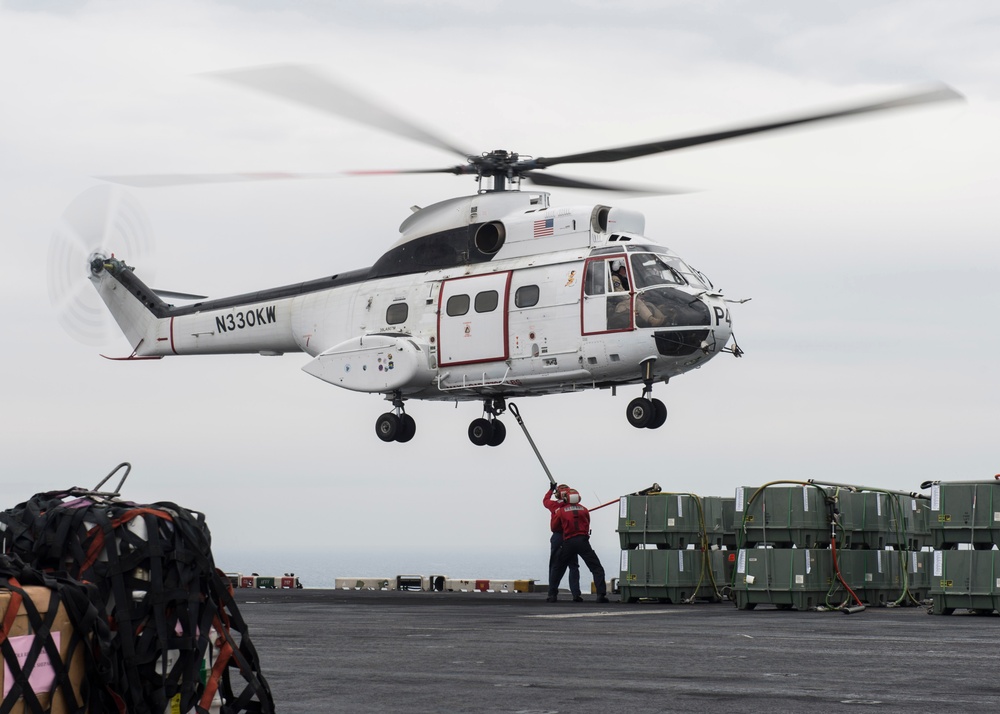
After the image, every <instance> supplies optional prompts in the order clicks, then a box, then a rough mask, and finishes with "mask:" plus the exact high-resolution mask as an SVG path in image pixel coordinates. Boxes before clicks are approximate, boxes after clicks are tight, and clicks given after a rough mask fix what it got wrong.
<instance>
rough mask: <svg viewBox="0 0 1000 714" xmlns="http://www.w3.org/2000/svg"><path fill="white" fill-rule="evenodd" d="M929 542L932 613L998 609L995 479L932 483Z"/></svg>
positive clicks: (999, 515)
mask: <svg viewBox="0 0 1000 714" xmlns="http://www.w3.org/2000/svg"><path fill="white" fill-rule="evenodd" d="M930 534H931V540H932V542H933V546H934V552H933V554H932V557H933V573H932V575H931V579H930V580H931V583H930V594H931V597H932V598H933V600H934V604H933V607H932V612H933V613H934V614H936V615H950V614H951V613H953V612H954V611H955V610H956V609H957V608H966V609H969V610H972V611H974V612H977V613H980V614H989V613H992V612H993V611H995V610H998V609H1000V577H998V576H1000V551H998V550H996V547H997V546H1000V483H998V482H997V481H949V482H941V483H936V484H933V485H932V486H931V505H930Z"/></svg>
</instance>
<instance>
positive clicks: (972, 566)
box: [931, 550, 1000, 615]
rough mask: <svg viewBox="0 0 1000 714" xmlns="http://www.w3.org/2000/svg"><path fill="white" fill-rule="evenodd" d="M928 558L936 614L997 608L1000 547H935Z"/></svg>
mask: <svg viewBox="0 0 1000 714" xmlns="http://www.w3.org/2000/svg"><path fill="white" fill-rule="evenodd" d="M931 557H932V559H933V565H932V573H931V597H932V598H933V599H934V605H933V607H932V612H933V613H934V614H935V615H950V614H951V613H953V612H954V611H955V610H956V609H958V608H966V609H969V610H973V611H975V612H978V613H981V614H989V613H991V612H993V611H994V610H997V609H1000V550H935V551H934V552H933V553H932V554H931Z"/></svg>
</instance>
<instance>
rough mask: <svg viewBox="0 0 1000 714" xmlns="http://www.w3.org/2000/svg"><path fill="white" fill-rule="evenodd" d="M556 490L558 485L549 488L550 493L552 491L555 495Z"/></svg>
mask: <svg viewBox="0 0 1000 714" xmlns="http://www.w3.org/2000/svg"><path fill="white" fill-rule="evenodd" d="M555 490H556V485H555V484H552V486H550V487H549V491H552V492H553V493H555Z"/></svg>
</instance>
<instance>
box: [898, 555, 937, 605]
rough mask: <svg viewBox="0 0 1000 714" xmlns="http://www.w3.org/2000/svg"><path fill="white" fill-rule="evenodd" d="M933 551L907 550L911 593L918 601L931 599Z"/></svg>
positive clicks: (907, 568) (907, 572)
mask: <svg viewBox="0 0 1000 714" xmlns="http://www.w3.org/2000/svg"><path fill="white" fill-rule="evenodd" d="M931 555H932V554H931V551H929V550H921V551H906V552H905V553H904V556H905V557H906V563H907V566H906V574H907V577H908V585H909V588H910V594H911V595H912V596H913V597H914V599H916V600H918V601H924V600H928V599H930V596H931V561H932V558H931Z"/></svg>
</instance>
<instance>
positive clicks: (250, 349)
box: [92, 192, 732, 406]
mask: <svg viewBox="0 0 1000 714" xmlns="http://www.w3.org/2000/svg"><path fill="white" fill-rule="evenodd" d="M643 230H644V219H643V217H642V216H641V214H639V213H636V212H634V211H629V210H625V209H620V208H609V207H606V206H584V207H573V208H559V209H554V208H550V207H549V206H548V194H546V193H541V192H534V193H529V192H523V193H522V192H504V193H485V194H478V195H475V196H470V197H465V198H458V199H452V200H450V201H444V202H442V203H439V204H435V205H433V206H430V207H428V208H425V209H421V210H419V211H418V212H417V213H415V214H414V215H413V216H411V217H410V218H409V219H407V221H405V222H404V223H403V225H402V226H401V233H402V237H401V238H400V240H399V241H398V242H397V243H396V244H395V245H394V246H393V247H392V248H391V249H390V250H389V251H388V252H387V253H386V254H385V255H384V256H383V257H382V258H381V259H380V260H379V261H378V262H377V263H376V264H375V265H374V266H372V267H371V268H368V269H363V270H356V271H352V272H349V273H343V274H339V275H334V276H330V277H327V278H322V279H320V280H314V281H310V282H307V283H300V284H297V285H289V286H285V287H281V288H274V289H269V290H262V291H260V292H257V293H249V294H246V295H240V296H235V297H231V298H224V299H219V300H206V301H203V302H199V303H195V304H192V305H185V306H180V307H174V306H170V305H167V304H165V303H163V302H162V301H161V300H160V299H159V298H158V297H157V296H156V295H155V293H154V291H152V290H151V289H149V288H147V287H146V286H145V285H144V284H142V283H141V281H140V280H139V279H138V278H137V277H136V276H135V275H134V274H133V273H132V271H131V269H129V268H128V266H126V265H124V263H122V262H121V261H118V260H115V259H113V258H111V259H105V260H103V262H100V261H95V263H94V264H93V265H92V280H93V281H94V283H95V285H96V287H97V289H98V291H99V292H100V293H101V295H102V297H103V298H104V300H105V302H106V303H107V304H108V306H109V307H110V308H111V311H112V313H113V314H114V315H115V317H116V319H117V320H118V323H119V325H120V326H121V327H122V329H123V331H124V332H125V334H126V336H127V337H128V338H129V340H130V342H131V343H132V346H133V348H134V352H133V356H134V357H137V358H140V357H144V358H150V357H162V356H172V355H195V354H237V353H258V354H264V355H277V354H283V353H286V352H305V353H306V354H309V355H311V356H312V357H313V359H312V360H311V361H310V362H308V363H307V364H306V365H305V366H304V367H303V369H304V370H305V371H306V372H308V373H309V374H312V375H314V376H316V377H318V378H319V379H322V380H324V381H326V382H329V383H331V384H334V385H336V386H339V387H342V388H345V389H349V390H353V391H360V392H370V393H380V394H384V395H385V396H386V398H388V399H392V400H394V403H396V404H397V405H399V406H401V404H402V401H403V400H406V399H430V400H490V399H497V398H501V399H502V398H509V397H519V396H525V395H540V394H553V393H559V392H569V391H577V390H582V389H589V388H595V387H614V386H619V385H627V384H637V383H646V384H647V386H650V385H651V384H652V383H653V382H655V381H666V380H668V379H670V378H671V377H674V376H676V375H679V374H682V373H684V372H687V371H689V370H691V369H693V368H696V367H700V366H701V365H702V364H704V363H705V362H707V361H708V360H709V359H711V358H712V357H713V356H714V355H716V354H718V353H719V352H720V351H722V350H723V349H724V348H725V347H726V345H727V343H728V341H729V339H730V336H731V333H732V329H731V328H732V325H731V318H730V314H729V310H728V306H727V304H726V302H725V301H724V299H723V297H722V295H721V293H720V292H719V291H717V290H715V289H714V288H713V287H712V285H711V283H710V282H709V281H708V280H707V278H705V276H704V275H702V274H701V273H699V272H698V271H696V270H693V269H692V268H690V267H689V266H687V264H685V263H684V262H683V261H682V260H681V259H680V258H679V257H678V256H676V255H675V254H674V253H672V252H671V251H670V250H668V249H667V248H665V247H663V246H660V245H658V244H657V243H655V242H653V241H651V240H649V239H647V238H645V237H643V235H642V232H643ZM622 266H624V270H622ZM615 269H616V270H617V273H616V271H615ZM613 274H617V275H618V276H620V277H619V278H617V279H616V278H615V277H613ZM122 288H124V289H122ZM487 403H489V402H488V401H487Z"/></svg>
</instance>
